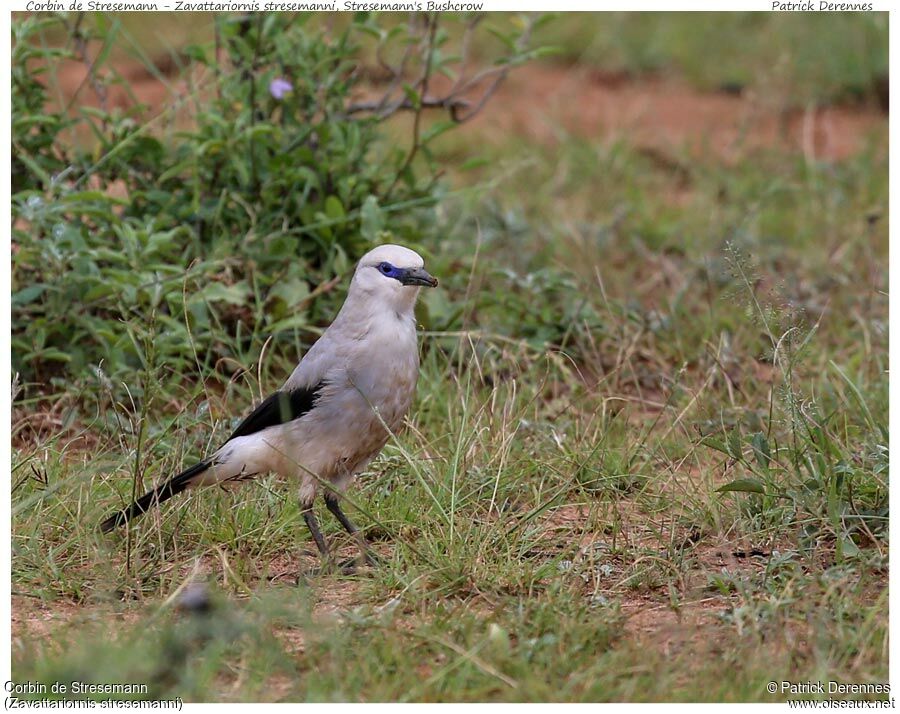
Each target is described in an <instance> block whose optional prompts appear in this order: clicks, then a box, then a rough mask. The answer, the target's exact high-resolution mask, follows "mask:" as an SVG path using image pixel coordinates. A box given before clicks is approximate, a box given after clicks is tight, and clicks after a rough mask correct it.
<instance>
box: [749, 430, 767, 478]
mask: <svg viewBox="0 0 900 714" xmlns="http://www.w3.org/2000/svg"><path fill="white" fill-rule="evenodd" d="M750 446H751V447H752V448H753V456H754V457H756V463H758V464H759V467H760V468H761V469H763V470H764V471H768V470H769V462H770V461H771V460H772V452H771V451H770V450H769V440H768V439H766V435H765V434H763V433H762V432H761V431H758V432H756V433H755V434H754V435H753V436H751V437H750Z"/></svg>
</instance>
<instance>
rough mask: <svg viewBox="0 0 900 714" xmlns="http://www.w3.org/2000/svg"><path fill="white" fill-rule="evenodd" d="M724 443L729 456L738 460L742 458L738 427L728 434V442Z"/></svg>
mask: <svg viewBox="0 0 900 714" xmlns="http://www.w3.org/2000/svg"><path fill="white" fill-rule="evenodd" d="M726 443H727V446H728V455H729V456H732V457H734V458H735V459H738V460H740V459H741V458H743V456H744V452H743V449H742V447H741V430H740V428H739V427H734V429H732V430H731V431H730V432H728V441H727V442H726Z"/></svg>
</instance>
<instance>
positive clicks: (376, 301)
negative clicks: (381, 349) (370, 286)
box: [335, 287, 419, 332]
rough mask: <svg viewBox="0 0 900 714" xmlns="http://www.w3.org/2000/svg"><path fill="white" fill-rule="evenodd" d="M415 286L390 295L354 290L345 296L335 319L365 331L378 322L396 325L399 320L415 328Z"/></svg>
mask: <svg viewBox="0 0 900 714" xmlns="http://www.w3.org/2000/svg"><path fill="white" fill-rule="evenodd" d="M418 295H419V289H418V288H411V287H410V288H406V289H404V290H402V291H398V292H396V293H393V294H390V295H383V294H372V293H368V292H356V293H353V294H351V295H348V296H347V299H346V301H345V302H344V305H343V307H342V308H341V311H340V313H339V314H338V316H337V318H335V322H338V321H340V322H341V323H344V324H345V325H346V327H353V328H355V329H358V330H362V331H365V332H368V331H370V330H372V329H377V327H378V326H379V325H383V326H386V327H387V326H391V325H393V326H396V323H397V322H398V321H399V322H401V323H403V324H404V325H409V326H410V327H411V328H412V329H413V330H415V322H416V317H415V308H416V298H417V297H418Z"/></svg>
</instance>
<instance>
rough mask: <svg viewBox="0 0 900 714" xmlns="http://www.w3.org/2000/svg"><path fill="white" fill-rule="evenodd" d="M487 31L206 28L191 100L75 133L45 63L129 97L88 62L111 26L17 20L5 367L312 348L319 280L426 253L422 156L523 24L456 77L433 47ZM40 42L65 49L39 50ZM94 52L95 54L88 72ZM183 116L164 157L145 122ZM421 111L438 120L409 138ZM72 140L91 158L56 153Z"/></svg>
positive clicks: (192, 65)
mask: <svg viewBox="0 0 900 714" xmlns="http://www.w3.org/2000/svg"><path fill="white" fill-rule="evenodd" d="M482 19H483V17H481V16H465V17H459V18H454V19H453V21H455V22H457V23H459V24H460V25H461V27H462V35H460V33H459V32H456V33H450V32H447V31H446V30H444V29H443V28H442V27H441V26H440V23H439V19H438V15H436V14H432V15H414V16H411V18H410V20H409V22H407V23H398V22H396V20H389V19H383V18H381V17H379V16H375V15H372V14H367V13H361V14H357V15H355V16H353V17H352V19H350V20H348V21H343V20H342V21H340V22H339V23H337V24H339V25H341V26H340V27H337V29H334V28H332V29H325V28H324V27H323V26H322V23H321V22H319V21H318V18H315V17H313V16H306V15H294V16H288V15H284V14H256V15H249V16H243V15H239V16H218V17H217V18H216V37H215V42H214V43H212V42H211V43H209V44H207V45H193V46H189V47H187V48H186V49H185V51H184V57H185V58H186V66H185V67H184V68H183V77H184V78H185V80H186V81H187V82H188V83H189V84H190V85H191V86H192V89H191V90H190V91H188V92H187V93H186V94H185V95H184V96H183V97H181V98H174V97H173V103H172V104H171V106H169V107H167V108H165V109H164V110H163V112H162V113H161V114H159V115H157V117H156V118H154V119H151V120H150V121H142V120H141V116H142V115H141V108H140V107H136V108H133V109H129V110H121V109H107V108H105V106H104V102H103V101H101V102H100V104H101V107H100V108H92V107H87V106H82V107H80V108H79V109H78V110H77V112H76V113H75V114H74V116H72V117H69V116H68V115H67V114H66V113H65V112H64V111H62V110H59V109H57V110H52V111H51V110H50V109H49V108H48V107H49V102H48V96H47V94H48V92H47V89H46V87H45V86H44V85H43V84H42V82H41V78H42V74H46V73H47V71H48V70H49V69H50V68H52V67H53V66H54V63H55V62H57V61H58V60H59V58H61V57H69V58H75V59H81V60H83V61H85V62H86V63H88V66H89V69H90V74H89V79H90V83H91V84H92V85H93V89H94V91H95V92H96V93H97V95H98V97H100V99H101V100H102V99H103V97H104V94H105V87H106V86H108V85H109V84H110V83H113V82H120V83H121V82H125V80H124V79H123V77H122V76H120V75H118V74H117V73H116V72H115V71H114V70H111V69H108V68H107V69H104V67H103V65H104V63H105V62H106V61H107V59H108V57H109V55H110V47H111V46H112V45H113V44H114V43H115V42H116V41H117V37H118V36H119V35H117V29H118V24H117V21H116V20H115V19H111V20H110V19H109V18H106V17H105V16H96V17H94V18H93V20H94V22H93V25H92V26H91V27H88V25H91V23H84V22H82V20H83V16H79V19H77V20H76V21H74V22H73V21H72V18H71V17H70V16H68V15H58V16H52V17H50V18H37V17H23V18H17V19H16V20H15V21H14V23H13V34H14V47H13V58H12V64H13V108H14V122H13V157H14V158H13V190H14V194H13V222H14V226H13V298H12V302H13V325H12V340H13V343H12V344H13V366H14V369H15V370H16V371H18V372H20V373H21V375H22V378H23V379H24V380H25V381H26V382H28V381H31V382H36V383H37V386H38V388H39V390H40V391H41V392H43V393H46V392H48V391H52V389H53V387H52V384H53V382H54V380H64V381H65V383H66V384H67V387H68V389H71V383H72V381H73V380H74V381H78V380H84V379H85V378H88V379H93V376H92V375H93V372H95V371H96V370H98V369H100V368H101V366H102V371H103V373H105V374H107V375H109V377H110V378H111V381H110V382H109V384H112V385H115V384H118V383H119V382H120V380H121V379H123V378H125V376H126V375H128V374H130V373H131V372H132V371H133V370H134V369H135V368H136V367H139V366H140V365H142V364H143V365H144V366H145V367H150V366H152V365H149V364H148V359H149V358H148V355H147V354H146V351H145V349H144V348H143V347H142V345H145V344H148V340H149V341H152V344H153V350H152V352H153V354H154V362H155V363H156V364H164V365H166V366H168V367H169V368H171V369H173V370H175V371H178V372H179V373H185V372H186V371H189V370H190V371H193V369H194V368H195V367H196V361H200V362H201V363H202V367H204V368H213V367H219V366H220V365H222V364H223V363H224V360H223V358H231V359H237V360H238V361H239V362H242V361H243V360H244V358H246V357H247V356H248V355H249V354H252V353H253V352H254V350H258V349H259V347H260V346H261V343H262V340H260V339H258V338H259V337H260V336H261V335H265V336H268V335H276V336H277V338H278V339H277V340H276V344H275V347H276V349H277V348H278V347H279V345H284V344H292V345H294V346H296V344H297V343H298V342H299V341H301V340H302V339H303V338H304V337H307V336H309V335H310V334H313V333H314V328H315V326H316V325H319V324H322V323H323V322H324V321H325V320H326V319H327V318H328V317H330V316H331V315H332V314H333V311H334V310H335V308H336V302H337V300H338V296H336V295H334V294H333V293H332V292H331V291H330V289H331V287H333V286H334V285H335V282H334V281H332V279H333V278H335V277H336V276H341V275H343V274H345V273H346V272H347V271H348V270H349V269H350V267H351V266H352V261H353V260H354V259H355V258H357V257H359V255H360V254H361V253H362V252H363V251H364V250H365V249H366V248H367V246H369V245H371V244H373V243H375V242H382V241H385V240H389V239H392V240H396V241H399V242H403V243H405V244H408V245H412V246H421V245H423V244H425V245H427V244H429V243H432V244H433V235H432V233H433V230H432V229H433V206H434V204H435V202H436V201H437V199H438V197H439V195H440V192H441V190H442V189H441V184H440V181H439V176H440V171H439V167H438V166H436V165H435V162H434V161H433V157H432V156H431V153H430V151H429V144H430V142H431V141H433V140H434V138H435V137H436V136H438V135H439V134H440V133H442V132H444V131H447V130H448V129H452V128H453V127H454V126H455V125H457V124H459V123H461V122H462V121H465V120H466V119H468V118H469V117H471V116H472V115H473V114H474V113H475V112H477V111H478V109H479V108H480V106H481V105H483V102H484V101H487V99H489V97H490V95H491V94H492V93H493V89H494V88H496V84H497V83H499V81H501V80H502V79H503V77H504V76H505V75H506V73H507V72H508V71H509V69H510V68H511V67H513V66H515V65H516V64H518V63H520V62H523V61H525V60H527V59H528V58H529V57H531V56H534V54H535V51H533V50H529V49H528V47H527V45H528V38H529V36H530V31H531V22H530V21H529V22H526V23H522V24H521V25H520V26H519V29H511V30H507V31H506V32H504V33H501V34H500V37H501V39H503V41H504V43H505V45H504V46H505V47H506V48H507V49H506V50H505V53H504V54H503V55H502V56H501V57H499V58H497V59H496V62H495V64H494V65H493V66H488V67H487V68H482V69H480V70H479V71H478V72H476V73H474V74H470V75H466V74H465V70H466V67H467V64H466V58H465V57H464V56H461V57H460V56H456V57H455V58H454V55H453V53H452V52H451V51H450V48H449V45H450V44H452V43H453V42H454V41H460V42H463V43H464V46H467V45H466V44H465V42H466V41H465V39H464V38H465V37H467V36H468V35H470V34H471V33H473V32H475V31H477V30H478V29H479V26H480V24H481V21H482ZM51 26H55V27H56V29H59V28H60V27H61V28H62V29H64V30H65V34H66V36H67V37H68V44H67V45H66V48H55V49H45V43H44V42H41V43H38V42H37V41H36V40H35V38H36V36H37V35H38V34H39V33H44V32H45V31H48V28H50V27H51ZM454 38H455V39H454ZM90 40H96V41H99V43H100V46H101V48H102V49H101V50H100V52H99V54H98V56H97V57H95V58H94V59H93V60H90V61H89V60H88V59H87V54H86V47H88V46H90V45H89V44H88V42H89V41H90ZM71 48H74V50H73V49H71ZM367 53H368V55H369V56H374V57H376V58H377V60H378V64H379V67H380V68H381V70H380V71H381V73H382V75H383V77H382V80H383V86H386V89H384V90H381V94H380V96H378V97H377V99H376V100H375V101H369V102H366V101H362V100H360V99H359V98H358V95H359V90H360V89H361V88H362V87H363V85H362V82H363V80H364V78H365V76H366V72H364V71H363V70H364V69H365V65H364V64H363V63H362V61H361V60H360V58H361V57H363V56H366V54H367ZM33 70H34V71H33ZM153 71H154V72H156V69H155V68H153ZM454 72H459V73H461V74H454ZM438 73H442V74H446V75H449V76H453V77H455V78H456V79H457V81H456V82H455V83H454V84H453V87H452V89H451V90H449V91H447V92H445V93H444V94H443V95H442V96H436V95H435V93H434V92H433V91H429V85H430V83H431V82H432V80H433V78H434V77H435V76H436V75H437V74H438ZM370 74H371V73H370ZM373 84H377V82H372V83H369V84H367V85H365V86H366V87H367V88H369V89H370V90H371V89H372V85H373ZM478 90H483V91H482V93H481V95H480V98H479V95H478ZM473 93H474V94H475V96H474V97H473ZM187 107H190V108H192V111H190V112H188V117H187V122H186V123H187V127H188V128H186V129H185V130H183V131H180V132H179V133H178V134H177V138H176V139H175V140H174V141H165V140H164V139H163V138H161V132H159V131H158V127H159V126H161V125H162V124H163V122H164V121H169V120H172V119H173V118H174V116H175V114H176V112H178V111H181V110H183V109H184V108H187ZM429 108H437V109H443V110H444V111H445V112H446V113H448V114H449V115H450V116H449V119H447V120H446V121H439V122H436V123H426V121H425V120H424V119H423V113H424V111H425V110H426V109H429ZM404 111H409V112H411V113H412V114H413V115H414V120H413V125H412V129H411V134H412V135H411V136H410V137H409V139H408V140H407V141H405V142H403V143H401V144H399V145H397V144H391V143H389V142H388V141H387V140H386V139H385V132H384V125H385V122H386V121H387V120H388V119H389V118H390V117H391V116H392V115H394V114H396V113H398V112H404ZM180 120H181V117H179V121H180ZM64 129H65V130H67V133H66V137H65V140H64V139H63V137H62V135H61V132H62V131H63V130H64ZM85 129H90V131H91V136H92V141H91V142H88V143H85V142H78V141H73V140H72V139H71V138H70V136H69V131H70V132H71V136H73V137H79V136H81V135H82V134H83V133H84V130H85ZM308 331H311V332H308ZM294 355H295V352H293V354H292V357H293V356H294ZM251 359H252V358H251ZM129 381H132V382H133V380H129Z"/></svg>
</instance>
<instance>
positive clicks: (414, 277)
mask: <svg viewBox="0 0 900 714" xmlns="http://www.w3.org/2000/svg"><path fill="white" fill-rule="evenodd" d="M375 267H376V268H377V269H378V272H379V273H381V274H382V275H384V276H385V277H386V278H394V280H398V281H400V283H401V284H402V285H419V286H424V287H428V288H435V287H437V284H438V281H437V278H435V277H433V276H431V275H429V274H428V273H427V272H426V271H425V269H424V268H395V267H394V266H393V265H391V264H390V263H388V262H386V261H385V262H382V263H379V264H378V265H376V266H375Z"/></svg>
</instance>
